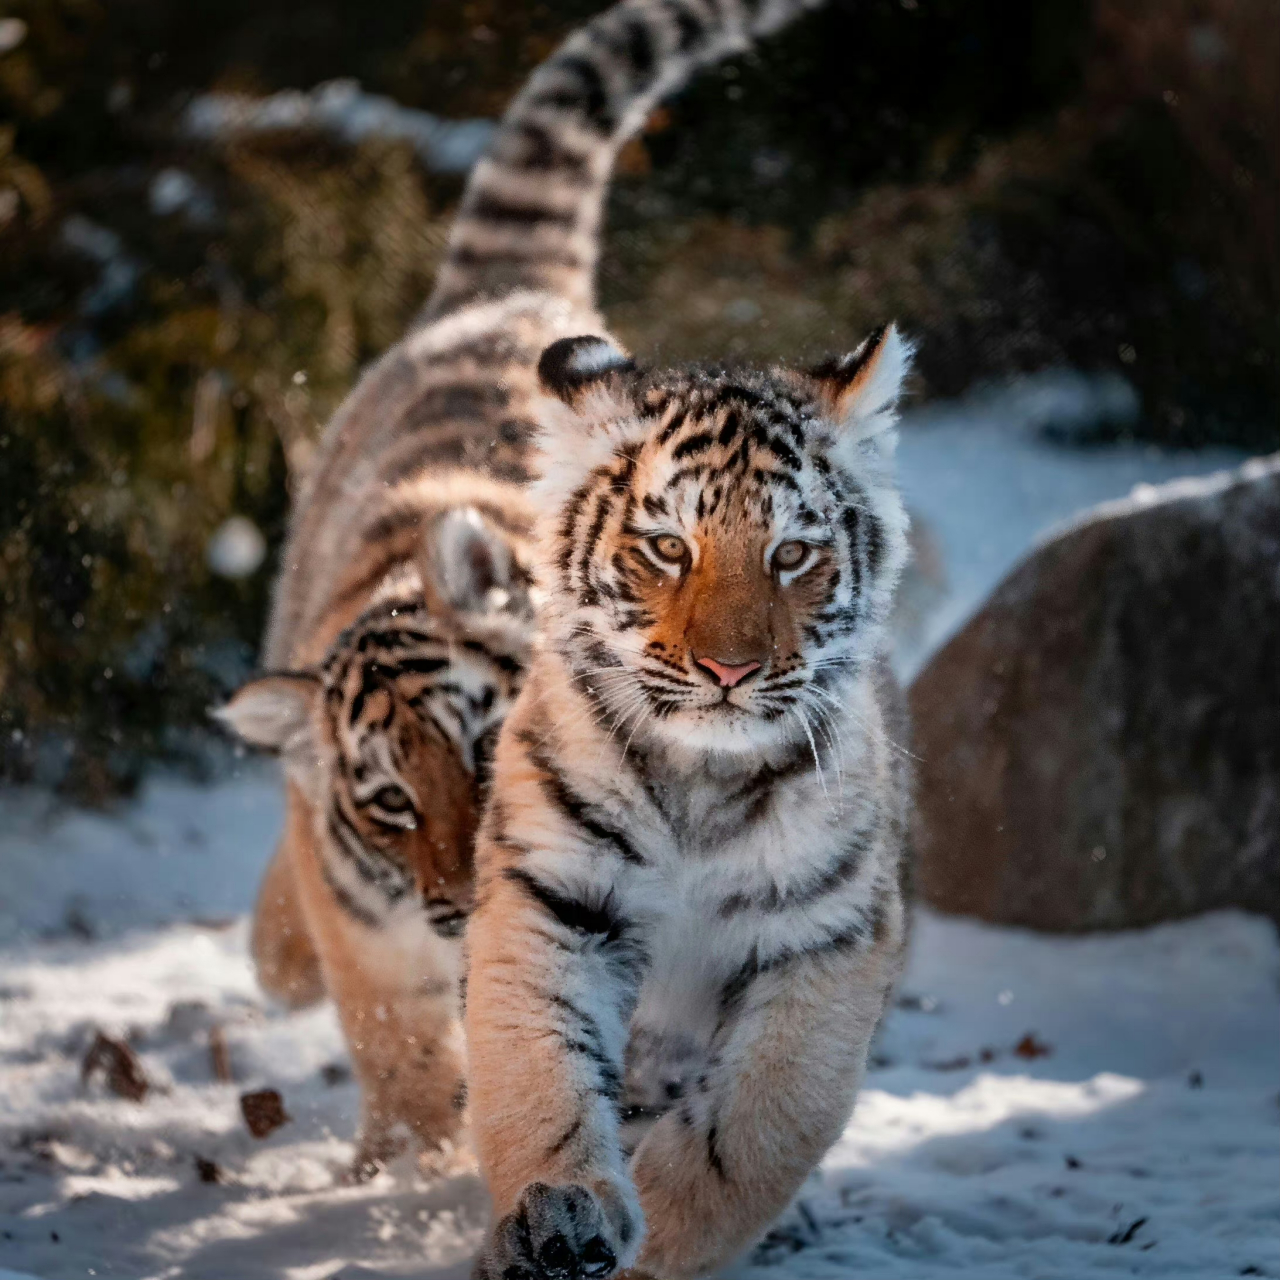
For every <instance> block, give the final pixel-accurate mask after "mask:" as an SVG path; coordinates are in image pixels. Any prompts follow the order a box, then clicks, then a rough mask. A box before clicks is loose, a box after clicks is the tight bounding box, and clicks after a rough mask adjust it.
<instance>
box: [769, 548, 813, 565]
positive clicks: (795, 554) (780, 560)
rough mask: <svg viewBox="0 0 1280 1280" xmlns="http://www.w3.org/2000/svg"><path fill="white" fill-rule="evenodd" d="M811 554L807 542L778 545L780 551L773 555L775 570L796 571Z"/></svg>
mask: <svg viewBox="0 0 1280 1280" xmlns="http://www.w3.org/2000/svg"><path fill="white" fill-rule="evenodd" d="M808 554H809V544H808V543H807V542H797V541H792V542H783V543H780V544H779V545H778V549H777V550H776V551H775V552H774V553H773V567H774V568H775V569H783V570H786V569H794V568H795V567H796V566H797V565H798V564H799V563H800V562H801V561H802V560H803V559H804V558H805V556H807V555H808Z"/></svg>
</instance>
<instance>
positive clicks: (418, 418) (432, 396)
mask: <svg viewBox="0 0 1280 1280" xmlns="http://www.w3.org/2000/svg"><path fill="white" fill-rule="evenodd" d="M502 363H503V364H504V365H505V363H506V362H505V361H503V362H502ZM510 399H511V393H510V392H509V391H508V390H507V389H506V388H505V387H502V386H499V385H498V383H497V382H496V380H495V381H492V382H489V381H486V382H475V381H472V380H470V379H468V380H467V381H459V382H449V383H445V384H444V385H442V386H436V387H432V388H431V389H430V390H429V391H425V392H423V394H422V395H421V396H420V397H419V398H418V399H417V400H416V401H414V404H413V407H412V409H410V411H409V413H408V415H407V416H406V420H405V427H406V430H417V429H420V428H422V427H425V426H438V425H439V424H440V423H441V422H445V421H448V422H487V421H488V420H489V419H490V418H491V417H492V416H493V414H494V413H495V412H501V411H502V410H503V409H505V408H506V407H507V403H508V401H509V400H510Z"/></svg>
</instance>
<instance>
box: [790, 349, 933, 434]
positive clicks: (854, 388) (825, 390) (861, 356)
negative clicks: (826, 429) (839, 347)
mask: <svg viewBox="0 0 1280 1280" xmlns="http://www.w3.org/2000/svg"><path fill="white" fill-rule="evenodd" d="M914 354H915V348H914V347H913V346H912V344H911V343H910V342H909V341H908V340H907V339H906V338H904V337H903V336H902V334H901V333H900V332H899V331H898V327H897V325H893V324H891V325H886V326H885V327H884V328H883V329H877V330H876V332H875V333H873V334H871V335H870V336H869V337H868V338H867V339H866V340H865V341H864V342H863V343H862V345H861V346H859V347H858V349H857V350H856V351H853V352H851V353H850V354H849V355H847V356H842V357H839V358H838V359H834V360H827V361H825V362H824V363H822V364H820V365H818V366H817V367H816V368H814V369H810V370H809V375H808V376H809V377H810V379H812V381H813V382H814V383H815V384H816V390H817V394H818V400H819V403H820V404H821V405H822V408H823V410H824V412H825V413H826V414H827V416H828V417H829V418H831V419H832V420H833V421H834V422H835V423H836V424H837V426H839V427H841V428H843V431H842V437H845V438H847V437H848V436H852V438H853V439H854V440H855V441H859V440H869V439H872V438H874V437H876V436H880V435H882V434H884V433H886V432H889V431H891V429H892V428H893V426H894V424H895V423H896V422H897V420H898V401H899V399H900V398H901V396H902V387H903V383H904V382H905V381H906V378H907V374H908V373H910V372H911V360H912V357H913V356H914Z"/></svg>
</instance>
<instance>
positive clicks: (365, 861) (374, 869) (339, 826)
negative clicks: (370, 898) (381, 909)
mask: <svg viewBox="0 0 1280 1280" xmlns="http://www.w3.org/2000/svg"><path fill="white" fill-rule="evenodd" d="M329 834H330V835H331V836H332V837H333V839H334V841H335V842H336V843H337V845H338V851H339V852H340V853H342V854H343V855H344V856H345V857H346V859H347V860H348V862H349V863H350V865H351V866H352V867H354V868H355V871H356V874H357V875H358V876H359V877H360V879H361V880H363V881H365V883H366V884H369V885H372V886H373V887H374V888H375V889H377V890H378V891H379V892H380V893H381V894H382V895H383V896H384V897H385V898H386V899H387V901H388V902H389V903H394V902H399V900H400V899H401V898H403V897H404V895H405V894H406V893H407V892H408V890H409V878H408V876H407V875H406V874H405V873H404V871H403V869H402V868H400V867H397V866H396V865H395V864H394V863H392V862H390V861H388V860H387V859H385V858H382V857H379V856H378V855H377V854H375V853H371V852H370V850H369V849H368V848H366V846H365V843H364V841H363V839H362V838H361V836H360V832H359V831H358V830H357V829H356V826H355V824H354V823H353V822H352V821H351V819H350V818H348V817H347V815H346V814H345V813H343V812H342V810H341V808H340V806H339V805H338V804H337V803H335V804H333V805H331V806H330V808H329Z"/></svg>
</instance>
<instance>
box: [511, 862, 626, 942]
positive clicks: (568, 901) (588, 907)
mask: <svg viewBox="0 0 1280 1280" xmlns="http://www.w3.org/2000/svg"><path fill="white" fill-rule="evenodd" d="M503 875H504V876H505V877H506V878H507V879H508V880H510V881H511V882H512V884H517V885H519V886H520V887H521V888H522V889H523V890H524V891H525V893H527V894H528V895H529V897H530V898H532V899H533V901H534V902H536V903H537V904H538V905H539V906H541V907H542V908H543V909H544V910H545V911H547V912H548V913H549V914H550V915H551V916H553V917H554V918H555V920H556V921H557V922H558V923H559V924H561V925H563V927H564V928H566V929H568V930H570V931H571V932H574V933H581V934H585V935H587V936H589V937H598V938H601V939H602V940H603V941H604V942H605V943H606V944H609V943H615V942H621V941H623V939H624V938H626V936H627V934H628V933H629V932H630V930H631V922H630V921H629V920H628V919H627V918H626V917H625V916H623V915H621V914H620V913H619V911H618V909H617V907H616V905H615V904H614V902H613V895H612V893H608V894H605V896H604V899H603V900H602V901H601V902H599V903H598V904H592V903H589V902H584V901H583V900H582V899H580V898H573V897H570V896H569V895H568V894H565V893H561V892H560V891H559V890H558V889H554V888H552V887H551V886H550V885H549V884H546V883H545V882H544V881H542V880H539V879H538V878H537V876H535V875H534V874H533V873H532V872H530V871H526V870H525V869H524V868H523V867H508V868H507V869H506V870H505V871H504V872H503Z"/></svg>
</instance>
